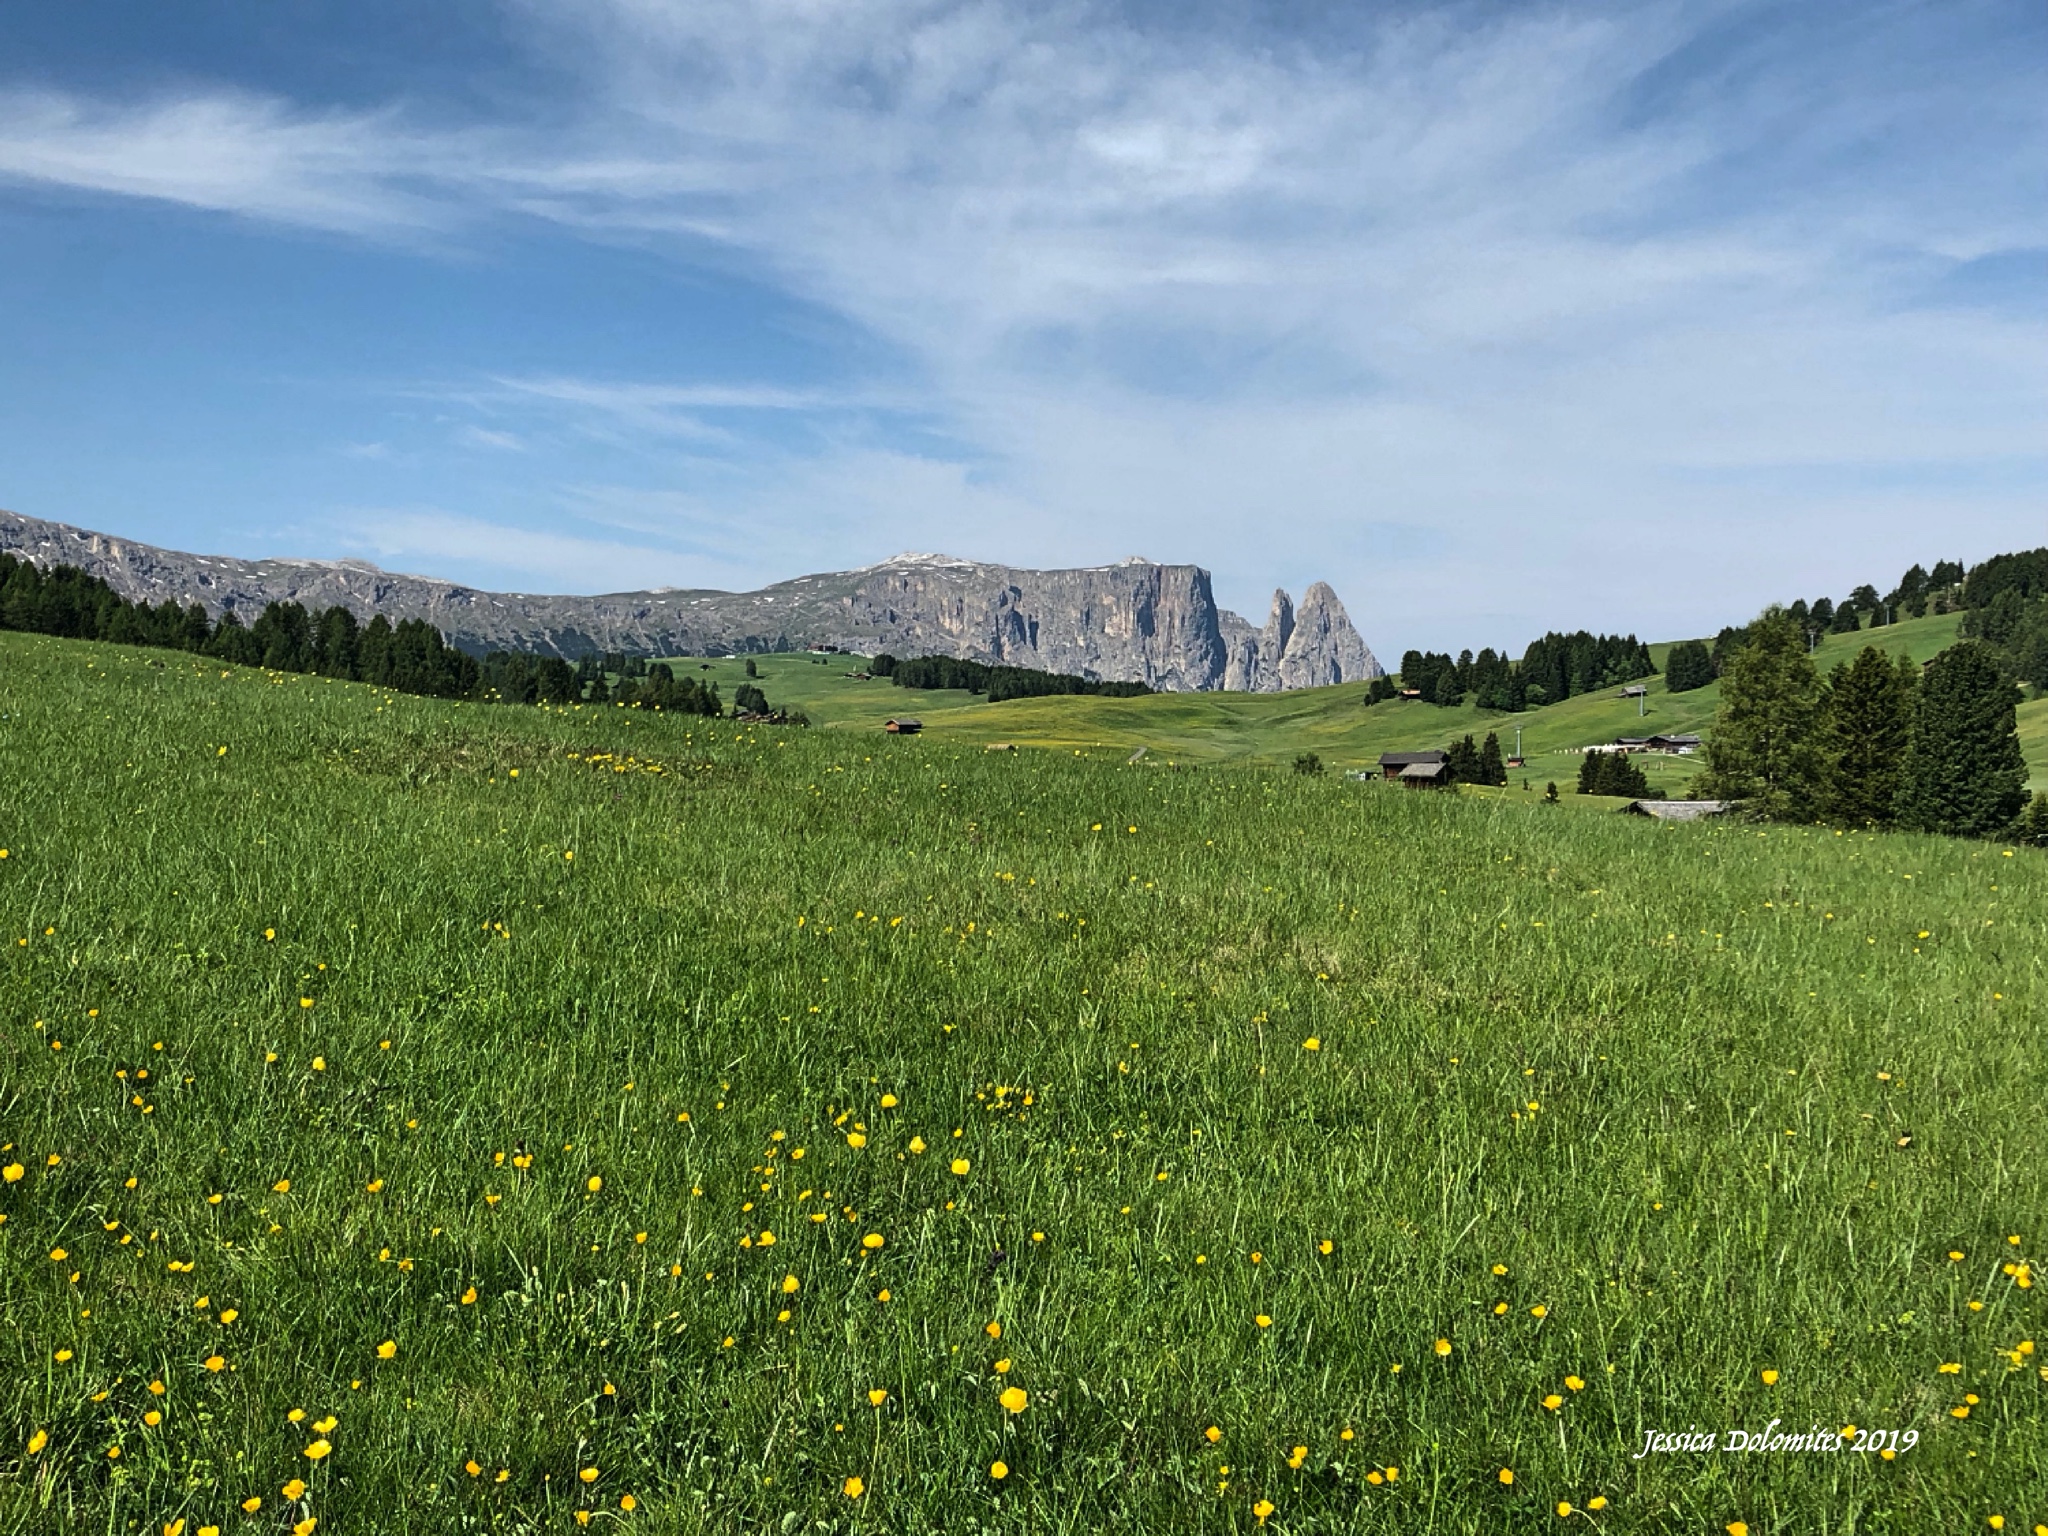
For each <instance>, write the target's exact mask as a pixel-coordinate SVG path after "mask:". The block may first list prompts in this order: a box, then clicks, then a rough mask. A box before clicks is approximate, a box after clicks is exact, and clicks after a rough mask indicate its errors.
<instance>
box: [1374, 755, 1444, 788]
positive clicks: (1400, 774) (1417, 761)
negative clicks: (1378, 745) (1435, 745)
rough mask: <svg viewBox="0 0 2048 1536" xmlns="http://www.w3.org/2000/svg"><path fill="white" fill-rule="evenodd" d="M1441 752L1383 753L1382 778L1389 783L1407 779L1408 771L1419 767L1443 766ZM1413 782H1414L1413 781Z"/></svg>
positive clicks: (1381, 763)
mask: <svg viewBox="0 0 2048 1536" xmlns="http://www.w3.org/2000/svg"><path fill="white" fill-rule="evenodd" d="M1443 761H1444V754H1443V753H1441V752H1382V753H1381V754H1380V777H1381V778H1382V779H1385V780H1387V781H1388V782H1389V783H1391V782H1393V781H1394V780H1395V779H1400V778H1407V777H1408V775H1407V772H1406V770H1408V769H1410V768H1414V767H1417V766H1423V767H1427V766H1428V765H1430V764H1432V763H1434V764H1436V765H1437V766H1438V767H1441V766H1442V765H1443ZM1411 782H1412V780H1411Z"/></svg>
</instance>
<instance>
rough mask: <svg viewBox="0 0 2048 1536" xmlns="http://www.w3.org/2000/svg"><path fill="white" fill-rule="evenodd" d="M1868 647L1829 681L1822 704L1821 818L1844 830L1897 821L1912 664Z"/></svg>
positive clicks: (1911, 691) (1910, 702) (1909, 702)
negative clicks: (1842, 827)
mask: <svg viewBox="0 0 2048 1536" xmlns="http://www.w3.org/2000/svg"><path fill="white" fill-rule="evenodd" d="M1901 660H1902V661H1903V662H1904V665H1903V666H1900V665H1894V664H1893V662H1892V659H1891V658H1890V657H1889V656H1887V655H1885V653H1884V652H1883V651H1880V650H1879V649H1878V648H1877V647H1876V646H1874V645H1866V646H1865V647H1864V648H1863V649H1862V650H1861V651H1860V652H1858V653H1857V656H1856V659H1855V661H1853V662H1848V663H1844V664H1842V665H1840V666H1837V667H1836V668H1835V669H1834V671H1833V672H1831V673H1829V674H1828V685H1827V692H1826V695H1825V697H1824V699H1823V701H1822V705H1821V741H1820V759H1821V761H1820V776H1821V783H1820V796H1819V800H1820V803H1819V807H1818V809H1819V811H1820V814H1821V815H1822V816H1824V817H1826V818H1827V819H1828V820H1829V821H1832V822H1836V823H1838V824H1840V825H1842V826H1848V827H1887V826H1890V825H1891V824H1892V821H1893V819H1894V817H1895V816H1896V815H1897V803H1898V797H1899V776H1900V774H1901V772H1902V771H1903V770H1904V767H1905V761H1906V738H1907V731H1908V726H1909V725H1910V723H1911V716H1910V711H1911V707H1912V697H1913V683H1914V681H1915V679H1914V677H1913V675H1912V671H1913V669H1912V663H1911V662H1910V661H1906V660H1904V658H1901Z"/></svg>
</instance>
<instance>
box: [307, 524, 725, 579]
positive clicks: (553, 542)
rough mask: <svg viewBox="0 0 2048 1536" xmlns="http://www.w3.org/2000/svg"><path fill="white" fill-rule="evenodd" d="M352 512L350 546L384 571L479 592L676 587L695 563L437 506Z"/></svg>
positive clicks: (647, 548)
mask: <svg viewBox="0 0 2048 1536" xmlns="http://www.w3.org/2000/svg"><path fill="white" fill-rule="evenodd" d="M352 511H353V514H354V515H353V516H352V517H351V518H350V519H349V522H348V527H349V530H350V531H349V536H348V540H347V542H348V543H349V544H350V546H351V547H352V548H354V549H355V550H357V551H358V552H360V553H363V554H366V555H368V556H369V557H370V558H372V559H374V560H375V561H376V563H377V564H378V565H381V566H383V567H385V568H386V569H388V570H399V571H434V572H439V573H444V574H451V573H452V574H454V575H455V577H456V579H459V580H463V581H467V582H469V583H471V584H473V585H478V586H490V587H497V588H512V589H519V590H527V591H547V592H555V591H584V592H589V591H609V592H631V591H641V590H644V589H645V588H648V587H652V586H659V585H672V584H675V583H676V582H677V580H678V579H679V578H680V577H681V576H682V575H683V574H684V573H685V571H686V569H687V567H688V565H689V562H688V560H687V559H686V558H685V557H681V556H678V555H677V554H675V553H674V552H673V551H671V550H668V549H664V548H661V547H659V546H658V545H649V544H628V543H624V542H620V541H617V540H610V539H601V538H588V537H580V536H578V535H576V534H573V533H561V532H542V531H538V530H535V529H530V528H520V527H515V526H512V525H509V524H506V523H500V522H494V521H492V520H490V519H487V518H480V517H472V516H469V515H467V514H465V513H460V512H448V511H444V510H442V509H440V508H436V507H424V508H395V507H363V508H355V509H352ZM535 578H538V580H535Z"/></svg>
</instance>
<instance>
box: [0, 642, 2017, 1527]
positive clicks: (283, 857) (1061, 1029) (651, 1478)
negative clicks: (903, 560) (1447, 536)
mask: <svg viewBox="0 0 2048 1536" xmlns="http://www.w3.org/2000/svg"><path fill="white" fill-rule="evenodd" d="M763 670H766V669H763ZM1140 702H1141V703H1144V704H1146V705H1148V706H1152V707H1157V706H1158V705H1159V704H1161V703H1165V704H1178V705H1181V706H1183V707H1184V706H1186V705H1187V704H1188V703H1190V702H1196V703H1199V702H1201V701H1187V700H1165V701H1140ZM1217 702H1220V704H1221V705H1222V706H1223V710H1222V711H1220V713H1222V714H1224V715H1226V716H1227V715H1228V712H1229V711H1230V710H1231V709H1235V708H1237V707H1238V706H1239V705H1240V703H1241V701H1236V700H1228V699H1226V700H1222V701H1217ZM1254 702H1256V703H1257V704H1258V705H1260V706H1261V707H1262V708H1266V709H1277V710H1279V711H1280V713H1277V714H1274V715H1271V716H1268V717H1265V722H1264V723H1265V724H1266V726H1267V727H1268V728H1269V729H1271V730H1272V731H1274V732H1279V731H1282V730H1295V729H1306V728H1307V727H1306V725H1305V724H1303V723H1301V722H1296V721H1290V720H1289V719H1288V718H1287V716H1286V714H1285V711H1286V710H1287V709H1289V708H1293V707H1296V706H1299V705H1301V703H1302V700H1300V699H1298V698H1296V699H1292V700H1290V699H1289V698H1288V697H1287V696H1284V695H1283V696H1280V697H1279V698H1277V699H1272V700H1259V701H1254ZM1309 702H1310V703H1311V704H1313V702H1314V701H1309ZM1012 718H1014V713H1013V715H1012ZM1595 723H1604V722H1595ZM1246 729H1247V731H1249V730H1251V729H1252V727H1246ZM1217 739H1219V740H1224V741H1227V739H1228V738H1227V737H1219V738H1217ZM1082 750H1083V752H1084V755H1083V756H1081V757H1078V758H1077V757H1075V756H1073V755H1072V753H1071V752H1054V751H1050V750H1046V751H1038V752H1030V753H1016V754H1009V753H1005V754H999V755H998V754H989V753H986V752H984V751H982V750H981V745H980V738H979V737H977V736H971V735H967V734H964V733H963V734H960V735H956V736H944V735H936V736H928V737H920V738H912V739H909V740H901V741H898V740H885V739H884V738H882V737H881V736H879V735H878V734H875V733H873V732H868V731H863V732H858V733H856V732H854V731H850V730H832V729H819V730H811V731H802V730H771V729H765V728H755V727H748V726H742V725H737V724H735V723H734V722H731V721H723V720H707V719H703V718H697V717H681V716H671V715H656V714H653V713H651V712H645V711H632V710H612V709H604V708H593V707H553V708H524V707H516V706H479V705H476V704H471V703H447V702H439V701H435V700H430V699H422V698H414V697H408V696H404V695H397V694H391V693H385V692H382V691H380V690H378V689H376V688H373V687H369V686H366V685H360V684H352V683H343V682H338V681H334V680H331V679H326V678H320V677H313V676H306V675H301V674H283V673H265V672H262V671H260V670H257V669H243V668H234V667H223V666H220V665H218V664H217V663H209V662H207V661H205V660H203V659H200V658H195V657H191V656H187V655H181V654H178V653H168V652H162V651H146V650H135V649H130V648H126V647H121V646H115V645H109V644H104V643H87V642H79V641H67V640H55V639H48V638H45V637H41V636H30V635H21V634H0V787H4V792H0V1316H4V1317H5V1319H6V1321H7V1324H8V1326H7V1328H6V1330H5V1331H4V1332H0V1532H6V1533H9V1536H12V1533H17V1532H19V1533H24V1536H28V1533H34V1536H43V1533H46V1532H50V1533H58V1532H62V1533H69V1532H73V1531H81V1532H86V1531H90V1532H119V1533H123V1536H157V1533H159V1532H167V1533H173V1536H175V1533H178V1532H181V1531H182V1532H184V1533H185V1536H196V1533H197V1532H199V1531H201V1530H204V1529H206V1528H209V1527H212V1528H217V1529H218V1530H219V1531H221V1532H222V1533H224V1536H243V1533H246V1536H282V1533H284V1532H297V1533H301V1536H331V1533H343V1536H347V1533H354V1532H375V1533H377V1536H443V1533H450V1532H457V1533H461V1532H505V1533H508V1536H524V1533H530V1532H539V1533H546V1532H573V1531H576V1530H579V1529H585V1528H588V1529H591V1530H594V1531H597V1532H603V1533H615V1536H725V1533H728V1532H743V1533H764V1536H782V1533H797V1532H803V1533H816V1536H860V1533H865V1532H874V1533H882V1532H898V1531H901V1532H913V1533H928V1532H963V1533H965V1532H975V1533H978V1536H1013V1533H1014V1536H1026V1533H1029V1536H1040V1533H1047V1536H1094V1533H1097V1532H1118V1533H1121V1532H1126V1531H1159V1532H1167V1531H1172V1532H1181V1531H1187V1532H1191V1533H1197V1536H1232V1533H1235V1536H1354V1533H1357V1536H1396V1533H1401V1536H1405V1533H1409V1532H1415V1531H1429V1532H1433V1533H1440V1536H1498V1533H1509V1536H1512V1533H1521V1532H1536V1531H1558V1532H1573V1531H1578V1530H1581V1529H1585V1530H1588V1531H1597V1532H1616V1533H1622V1532H1626V1533H1645V1536H1647V1533H1652V1532H1656V1533H1663V1532H1719V1531H1723V1530H1728V1529H1741V1528H1743V1527H1745V1526H1746V1528H1747V1529H1750V1530H1753V1531H1756V1532H1758V1533H1759V1536H1762V1533H1764V1532H1767V1531H1768V1532H1773V1533H1779V1532H1784V1533H1790V1532H1808V1531H1833V1532H1842V1533H1847V1532H1850V1531H1852V1530H1854V1531H1857V1532H1869V1533H1873V1536H1874V1533H1898V1536H1919V1533H1921V1532H1939V1531H1962V1530H1966V1529H1967V1530H1980V1531H1981V1530H1984V1529H1986V1528H1987V1527H1986V1518H1987V1516H1989V1515H1991V1514H2000V1515H2001V1516H2002V1517H2003V1518H2004V1519H2005V1520H2006V1521H2008V1522H2009V1524H2008V1525H2007V1526H2006V1528H2007V1529H2012V1530H2016V1531H2017V1530H2029V1529H2031V1528H2032V1526H2033V1525H2034V1523H2035V1522H2036V1521H2037V1520H2041V1519H2048V1503H2044V1500H2043V1495H2042V1490H2043V1489H2048V1381H2044V1379H2043V1378H2042V1377H2041V1375H2040V1374H2039V1372H2040V1368H2041V1366H2042V1364H2043V1356H2042V1355H2041V1354H2038V1353H2036V1352H2035V1351H2034V1344H2035V1341H2038V1340H2044V1339H2048V1310H2044V1308H2048V1301H2044V1298H2048V1287H2042V1286H2038V1285H2036V1284H2034V1278H2035V1275H2036V1274H2037V1273H2038V1270H2039V1268H2040V1264H2039V1262H2038V1261H2040V1260H2042V1258H2043V1254H2044V1245H2043V1235H2042V1233H2041V1231H2040V1229H2039V1224H2040V1222H2041V1218H2042V1212H2043V1211H2044V1210H2048V1141H2044V1139H2043V1138H2042V1136H2041V1135H2040V1134H2039V1132H2038V1121H2039V1106H2040V1105H2041V1103H2042V1102H2044V1100H2048V1057H2044V1055H2043V1053H2042V1051H2041V1049H2040V1043H2041V1029H2040V1019H2041V1016H2042V1008H2043V1004H2044V1001H2048V996H2044V993H2048V985H2044V983H2048V977H2044V974H2043V967H2042V966H2041V964H2040V962H2039V959H2038V957H2039V956H2040V955H2041V954H2042V952H2043V949H2044V944H2048V857H2044V856H2043V855H2042V854H2040V853H2038V852H2036V851H2034V850H2029V849H2020V848H2012V847H2001V846H2000V845H1997V844H1989V843H1977V842H1963V841H1958V840H1944V839H1939V838H1929V837H1916V836H1908V835H1900V834H1882V835H1862V834H1855V835H1845V834H1842V833H1838V832H1834V831H1830V830H1826V829H1822V828H1814V827H1769V828H1758V827H1752V826H1748V825H1742V824H1734V823H1730V824H1719V825H1716V824H1695V825H1685V826H1669V825H1658V824H1651V823H1647V822H1642V821H1638V820H1635V819H1633V818H1624V817H1620V816H1600V815H1585V814H1577V815H1575V814H1568V813H1566V812H1563V811H1546V810H1543V809H1540V808H1535V807H1527V808H1522V807H1517V808H1513V809H1510V808H1507V807H1504V806H1502V805H1501V804H1499V802H1498V799H1497V798H1496V799H1495V800H1494V801H1493V802H1491V803H1489V802H1487V801H1485V800H1481V799H1476V798H1468V797H1462V796H1454V795H1425V794H1409V793H1404V792H1402V791H1400V790H1397V789H1391V788H1387V787H1384V786H1381V785H1376V784H1357V783H1352V782H1348V781H1346V780H1343V779H1340V778H1336V777H1331V776H1325V777H1320V778H1311V777H1305V776H1300V775H1296V774H1293V773H1290V772H1288V771H1286V770H1285V769H1284V768H1274V767H1269V766H1261V764H1259V763H1258V762H1252V761H1243V760H1235V761H1230V762H1228V763H1225V764H1219V765H1215V766H1204V765H1202V764H1182V766H1181V770H1180V771H1178V772H1148V771H1145V770H1144V769H1142V768H1134V767H1127V766H1125V764H1124V763H1123V761H1122V759H1121V756H1112V755H1111V754H1110V753H1108V752H1107V751H1100V750H1088V749H1082ZM2037 1292H2038V1293H2039V1294H2037ZM1774 1420H1775V1421H1778V1423H1779V1427H1780V1429H1781V1431H1783V1432H1785V1433H1789V1434H1794V1435H1802V1436H1810V1435H1817V1436H1819V1437H1821V1438H1822V1440H1823V1442H1824V1445H1825V1446H1826V1448H1828V1449H1829V1450H1831V1451H1835V1452H1837V1453H1835V1454H1825V1455H1816V1454H1810V1453H1807V1452H1799V1453H1787V1454H1774V1453H1769V1452H1763V1453H1755V1454H1750V1453H1737V1452H1728V1453H1724V1454H1718V1455H1705V1454H1669V1455H1667V1454H1650V1455H1642V1454H1639V1453H1640V1452H1642V1451H1643V1450H1644V1449H1645V1447H1644V1442H1643V1436H1644V1434H1645V1431H1646V1430H1654V1429H1683V1428H1684V1427H1685V1426H1686V1425H1687V1424H1688V1423H1697V1424H1699V1425H1700V1426H1701V1427H1702V1428H1705V1429H1710V1430H1712V1431H1714V1432H1715V1433H1717V1434H1720V1433H1724V1432H1726V1431H1727V1430H1730V1429H1741V1430H1744V1431H1756V1430H1762V1429H1764V1428H1765V1426H1767V1425H1769V1424H1771V1423H1772V1422H1773V1421H1774ZM1846 1426H1854V1427H1853V1428H1850V1427H1846ZM1879 1435H1881V1436H1883V1437H1884V1438H1883V1439H1877V1438H1874V1437H1875V1436H1879ZM1892 1449H1895V1450H1896V1455H1895V1457H1894V1459H1892V1460H1881V1459H1880V1457H1879V1455H1878V1454H1874V1453H1876V1452H1879V1451H1882V1450H1892ZM1561 1514H1568V1515H1569V1518H1561ZM316 1526H317V1531H316V1529H315V1528H316Z"/></svg>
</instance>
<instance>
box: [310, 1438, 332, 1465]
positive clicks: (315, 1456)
mask: <svg viewBox="0 0 2048 1536" xmlns="http://www.w3.org/2000/svg"><path fill="white" fill-rule="evenodd" d="M333 1449H334V1447H333V1446H331V1445H329V1444H328V1443H327V1442H326V1441H325V1440H315V1441H314V1442H313V1443H312V1444H311V1445H309V1446H307V1447H306V1460H308V1461H319V1460H321V1459H322V1458H323V1457H325V1456H326V1455H327V1453H328V1452H329V1451H332V1450H333Z"/></svg>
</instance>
